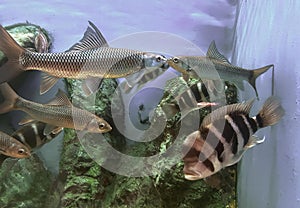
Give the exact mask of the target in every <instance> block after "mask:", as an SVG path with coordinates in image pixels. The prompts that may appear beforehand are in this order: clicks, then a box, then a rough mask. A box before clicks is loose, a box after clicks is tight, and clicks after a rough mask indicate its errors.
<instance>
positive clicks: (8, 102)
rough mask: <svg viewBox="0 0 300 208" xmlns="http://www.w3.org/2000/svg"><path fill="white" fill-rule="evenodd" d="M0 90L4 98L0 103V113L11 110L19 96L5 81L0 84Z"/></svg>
mask: <svg viewBox="0 0 300 208" xmlns="http://www.w3.org/2000/svg"><path fill="white" fill-rule="evenodd" d="M0 92H1V94H2V96H3V98H4V102H3V103H1V104H0V114H2V113H7V112H9V111H11V110H13V109H14V108H15V104H16V102H17V99H18V98H19V96H18V95H17V94H16V92H15V91H14V90H13V89H12V88H11V87H10V86H9V85H8V84H7V83H3V84H1V85H0Z"/></svg>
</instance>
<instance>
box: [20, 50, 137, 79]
mask: <svg viewBox="0 0 300 208" xmlns="http://www.w3.org/2000/svg"><path fill="white" fill-rule="evenodd" d="M119 50H120V51H116V50H115V49H111V48H99V49H93V50H88V51H83V52H80V53H79V52H69V53H34V52H30V53H24V54H23V55H22V56H21V61H20V64H21V66H22V68H24V69H25V70H32V69H35V70H40V71H44V72H47V73H48V74H51V75H53V76H55V77H68V78H77V79H85V78H88V77H90V76H91V75H93V76H99V77H105V78H117V77H122V76H127V75H129V74H131V73H134V72H136V71H139V70H140V69H142V68H143V59H142V53H141V52H138V51H130V50H126V49H119ZM111 69H113V70H111Z"/></svg>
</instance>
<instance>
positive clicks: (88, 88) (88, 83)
mask: <svg viewBox="0 0 300 208" xmlns="http://www.w3.org/2000/svg"><path fill="white" fill-rule="evenodd" d="M102 80H103V79H101V78H99V77H90V78H88V79H85V80H84V81H83V82H82V84H81V86H82V90H83V92H84V94H85V95H87V96H89V95H91V94H93V93H94V92H97V90H98V88H99V86H100V84H101V82H102Z"/></svg>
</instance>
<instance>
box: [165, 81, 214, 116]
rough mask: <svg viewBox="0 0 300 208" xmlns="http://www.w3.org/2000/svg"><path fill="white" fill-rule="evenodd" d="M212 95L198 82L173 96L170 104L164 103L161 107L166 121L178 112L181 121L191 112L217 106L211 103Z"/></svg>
mask: <svg viewBox="0 0 300 208" xmlns="http://www.w3.org/2000/svg"><path fill="white" fill-rule="evenodd" d="M212 93H213V92H211V91H210V89H209V88H208V86H207V85H206V84H205V83H203V82H201V81H199V82H197V83H195V84H193V85H191V86H189V87H187V88H186V89H185V90H184V91H183V92H180V93H179V94H178V95H175V98H174V100H173V101H172V102H171V103H165V104H164V105H162V106H161V107H162V110H163V111H164V113H165V115H166V117H167V119H170V118H172V117H173V116H174V115H175V114H176V113H178V112H180V113H181V118H180V120H182V119H183V118H184V117H185V116H187V115H188V114H189V113H190V112H192V111H195V110H199V109H202V108H204V107H211V106H216V105H218V104H219V103H217V102H212V100H213V99H211V98H210V97H211V95H212Z"/></svg>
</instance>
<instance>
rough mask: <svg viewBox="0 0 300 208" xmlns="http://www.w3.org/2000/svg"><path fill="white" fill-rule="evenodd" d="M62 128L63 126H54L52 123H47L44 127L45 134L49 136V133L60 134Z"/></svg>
mask: <svg viewBox="0 0 300 208" xmlns="http://www.w3.org/2000/svg"><path fill="white" fill-rule="evenodd" d="M61 130H62V127H60V126H53V125H51V124H46V127H45V129H44V135H45V136H47V135H49V134H51V133H52V134H58V133H59V132H60V131H61Z"/></svg>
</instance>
